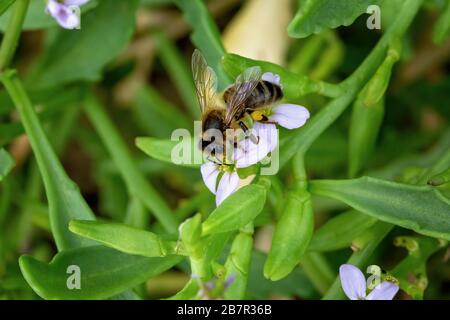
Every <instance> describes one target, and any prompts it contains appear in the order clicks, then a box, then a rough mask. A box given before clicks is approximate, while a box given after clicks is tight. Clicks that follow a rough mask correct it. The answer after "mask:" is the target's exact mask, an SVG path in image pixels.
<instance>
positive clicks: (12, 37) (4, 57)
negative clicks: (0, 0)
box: [0, 0, 30, 70]
mask: <svg viewBox="0 0 450 320" xmlns="http://www.w3.org/2000/svg"><path fill="white" fill-rule="evenodd" d="M29 3H30V0H17V1H16V3H14V5H13V6H14V7H13V8H12V15H11V18H10V20H9V22H8V26H7V27H6V31H5V36H4V38H3V40H2V45H1V47H0V70H4V69H5V68H7V67H8V66H9V64H10V63H11V60H12V58H13V56H14V52H15V51H16V47H17V43H18V41H19V37H20V32H21V31H22V25H23V21H24V20H25V15H26V13H27V9H28V4H29Z"/></svg>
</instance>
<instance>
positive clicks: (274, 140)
mask: <svg viewBox="0 0 450 320" xmlns="http://www.w3.org/2000/svg"><path fill="white" fill-rule="evenodd" d="M251 133H252V134H253V135H254V136H255V137H256V138H257V139H258V143H254V142H253V141H252V140H251V139H244V140H242V141H240V142H239V143H238V146H237V148H236V149H235V151H234V160H235V165H236V167H237V168H246V167H249V166H252V165H254V164H255V163H257V162H259V161H261V160H262V159H264V158H265V157H266V156H267V155H268V154H269V153H270V152H272V151H273V150H274V149H275V148H276V146H277V144H278V130H277V128H276V126H275V125H274V124H272V123H261V122H255V123H254V124H253V128H252V130H251Z"/></svg>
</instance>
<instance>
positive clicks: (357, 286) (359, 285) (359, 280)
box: [339, 264, 366, 300]
mask: <svg viewBox="0 0 450 320" xmlns="http://www.w3.org/2000/svg"><path fill="white" fill-rule="evenodd" d="M339 277H340V279H341V285H342V289H343V290H344V292H345V294H346V295H347V297H348V298H349V299H350V300H363V299H365V297H366V278H365V277H364V274H363V273H362V272H361V270H359V269H358V268H357V267H355V266H354V265H351V264H343V265H342V266H341V267H340V268H339Z"/></svg>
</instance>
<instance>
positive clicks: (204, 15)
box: [174, 0, 231, 90]
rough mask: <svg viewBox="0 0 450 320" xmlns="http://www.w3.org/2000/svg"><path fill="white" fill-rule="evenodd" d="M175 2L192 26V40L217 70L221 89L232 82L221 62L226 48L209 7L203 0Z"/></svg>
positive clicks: (179, 0) (178, 0)
mask: <svg viewBox="0 0 450 320" xmlns="http://www.w3.org/2000/svg"><path fill="white" fill-rule="evenodd" d="M174 3H175V4H176V5H177V6H178V7H179V8H180V9H181V10H182V11H183V13H184V18H185V19H186V21H187V22H188V23H189V24H190V25H191V26H192V29H193V31H192V34H191V39H192V42H193V43H194V44H195V45H196V46H197V48H198V49H199V50H200V51H201V52H202V54H203V56H204V57H205V59H206V62H207V63H208V65H209V66H210V67H211V68H213V69H214V71H215V72H216V74H217V79H218V82H219V83H218V85H219V89H220V90H222V89H224V88H225V87H226V86H227V85H229V84H230V82H231V81H230V79H229V78H228V76H227V75H226V74H225V72H224V70H223V67H222V65H221V63H220V61H221V59H222V56H223V55H224V53H225V49H224V48H223V44H222V41H221V38H220V31H219V28H218V27H217V25H216V24H215V23H214V20H213V19H212V18H211V16H210V15H209V12H208V9H207V8H206V6H205V4H204V3H203V1H201V0H190V1H186V0H174Z"/></svg>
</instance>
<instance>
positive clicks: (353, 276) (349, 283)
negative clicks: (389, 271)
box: [339, 264, 399, 300]
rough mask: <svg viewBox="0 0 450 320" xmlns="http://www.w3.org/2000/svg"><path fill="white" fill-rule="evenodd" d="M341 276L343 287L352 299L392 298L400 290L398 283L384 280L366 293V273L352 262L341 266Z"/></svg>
mask: <svg viewBox="0 0 450 320" xmlns="http://www.w3.org/2000/svg"><path fill="white" fill-rule="evenodd" d="M339 277H340V279H341V285H342V289H343V290H344V292H345V294H346V295H347V297H348V298H349V299H350V300H392V299H393V298H394V296H395V295H396V294H397V291H398V290H399V287H398V285H396V284H394V283H392V282H390V281H383V282H382V283H380V284H379V285H377V286H376V287H375V288H374V289H373V290H372V292H370V293H369V294H366V279H365V277H364V274H363V273H362V272H361V270H359V269H358V268H357V267H355V266H354V265H351V264H343V265H342V266H341V267H340V268H339Z"/></svg>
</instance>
